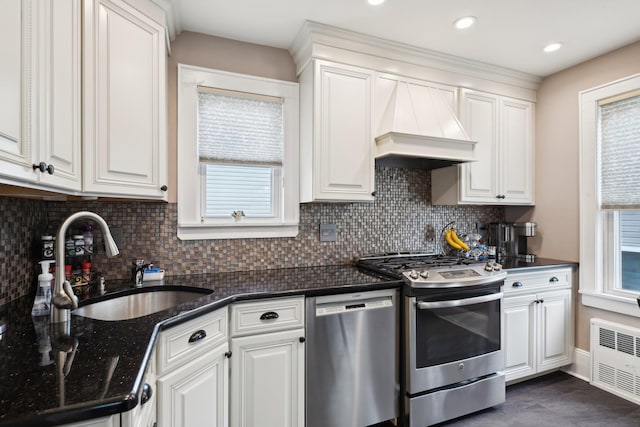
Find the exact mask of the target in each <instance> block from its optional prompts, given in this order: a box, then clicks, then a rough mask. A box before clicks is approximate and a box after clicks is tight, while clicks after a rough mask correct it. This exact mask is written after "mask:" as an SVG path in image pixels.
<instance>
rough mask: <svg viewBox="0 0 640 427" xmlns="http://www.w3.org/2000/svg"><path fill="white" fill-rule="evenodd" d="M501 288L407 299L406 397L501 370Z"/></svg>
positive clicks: (477, 289) (476, 288) (435, 293)
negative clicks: (407, 394)
mask: <svg viewBox="0 0 640 427" xmlns="http://www.w3.org/2000/svg"><path fill="white" fill-rule="evenodd" d="M502 283H503V282H502V281H501V282H499V283H494V284H491V285H485V286H481V287H480V286H478V287H469V288H463V289H458V290H455V291H446V292H437V291H436V292H432V293H430V294H428V295H418V296H411V297H407V298H406V303H407V305H408V306H407V307H406V313H407V323H408V324H407V329H406V330H407V331H408V336H407V340H406V344H407V352H406V354H407V357H408V360H407V364H406V369H407V391H408V393H409V394H415V393H420V392H424V391H427V390H431V389H434V388H438V387H444V386H447V385H451V384H455V383H458V382H461V381H467V380H470V379H473V378H479V377H482V376H485V375H488V374H492V373H495V372H498V371H501V370H502V369H504V355H503V351H502V345H501V336H502V321H501V320H502V298H503V294H502V292H501V291H500V288H501V286H502Z"/></svg>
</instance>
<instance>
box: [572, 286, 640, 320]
mask: <svg viewBox="0 0 640 427" xmlns="http://www.w3.org/2000/svg"><path fill="white" fill-rule="evenodd" d="M580 294H581V296H582V304H584V305H586V306H588V307H594V308H599V309H601V310H607V311H613V312H615V313H620V314H626V315H628V316H634V317H640V307H638V303H637V301H636V299H635V298H626V297H621V296H616V295H608V294H601V293H597V292H590V291H580Z"/></svg>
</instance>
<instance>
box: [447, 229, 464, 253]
mask: <svg viewBox="0 0 640 427" xmlns="http://www.w3.org/2000/svg"><path fill="white" fill-rule="evenodd" d="M444 238H445V239H446V240H447V243H448V244H449V246H451V247H452V248H454V249H458V250H464V251H468V250H469V246H467V244H466V243H465V242H463V241H462V240H460V238H459V237H458V235H457V234H456V230H454V229H453V228H448V229H447V231H445V232H444Z"/></svg>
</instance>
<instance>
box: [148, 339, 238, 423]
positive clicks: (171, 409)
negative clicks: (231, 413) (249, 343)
mask: <svg viewBox="0 0 640 427" xmlns="http://www.w3.org/2000/svg"><path fill="white" fill-rule="evenodd" d="M228 351H229V345H228V344H227V343H225V344H223V345H221V346H219V347H216V348H215V349H214V350H212V351H211V352H210V353H209V354H205V355H203V356H200V357H198V358H197V359H195V360H193V361H192V362H190V363H187V364H185V365H183V366H181V367H180V368H178V369H176V370H174V371H172V372H170V373H169V374H167V375H164V376H163V377H162V378H161V379H159V380H158V399H159V401H158V421H159V425H160V426H167V427H169V426H171V427H179V426H180V427H190V426H216V427H225V426H228V425H229V422H228V411H227V409H226V408H227V405H228V389H229V380H228V372H229V359H228V358H227V352H228Z"/></svg>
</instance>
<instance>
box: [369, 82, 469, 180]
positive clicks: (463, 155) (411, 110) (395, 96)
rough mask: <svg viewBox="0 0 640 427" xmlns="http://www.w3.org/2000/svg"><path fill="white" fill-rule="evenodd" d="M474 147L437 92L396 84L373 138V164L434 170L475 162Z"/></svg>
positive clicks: (408, 84)
mask: <svg viewBox="0 0 640 427" xmlns="http://www.w3.org/2000/svg"><path fill="white" fill-rule="evenodd" d="M475 144H476V142H475V141H471V139H470V138H469V136H468V135H467V133H466V132H465V130H464V129H463V128H462V125H461V124H460V122H459V121H458V118H457V117H456V115H455V113H454V112H453V110H452V109H451V107H450V106H449V104H448V103H447V100H446V99H445V97H444V96H443V95H442V94H441V93H440V90H439V89H437V88H433V87H428V86H422V85H417V84H412V83H407V82H404V81H398V82H397V83H396V85H395V88H394V89H393V92H392V94H391V98H390V100H389V103H388V105H387V108H386V110H385V112H384V115H383V116H382V120H381V125H380V128H379V132H378V136H376V163H377V164H379V165H382V166H391V167H410V168H420V169H436V168H441V167H446V166H450V165H452V164H456V163H463V162H472V161H475V160H476V158H475V155H474V150H473V147H474V145H475Z"/></svg>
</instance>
